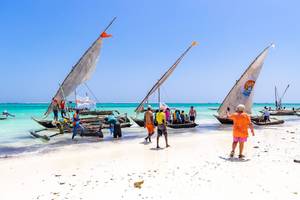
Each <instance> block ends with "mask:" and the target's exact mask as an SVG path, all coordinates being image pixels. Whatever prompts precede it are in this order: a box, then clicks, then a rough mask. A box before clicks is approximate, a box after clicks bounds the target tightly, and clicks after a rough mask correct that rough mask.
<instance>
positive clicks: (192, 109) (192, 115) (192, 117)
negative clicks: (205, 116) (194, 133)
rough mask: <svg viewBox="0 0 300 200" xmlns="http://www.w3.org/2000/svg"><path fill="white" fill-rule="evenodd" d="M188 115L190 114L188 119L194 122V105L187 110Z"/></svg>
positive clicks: (195, 114) (195, 113) (195, 115)
mask: <svg viewBox="0 0 300 200" xmlns="http://www.w3.org/2000/svg"><path fill="white" fill-rule="evenodd" d="M189 116H190V121H191V122H195V120H196V117H197V112H196V110H195V109H194V106H191V108H190V112H189Z"/></svg>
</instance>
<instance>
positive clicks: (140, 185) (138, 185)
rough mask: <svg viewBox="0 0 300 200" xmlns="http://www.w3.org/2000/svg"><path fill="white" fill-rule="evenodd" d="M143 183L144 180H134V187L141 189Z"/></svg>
mask: <svg viewBox="0 0 300 200" xmlns="http://www.w3.org/2000/svg"><path fill="white" fill-rule="evenodd" d="M143 184H144V180H142V181H137V182H134V187H135V188H139V189H141V188H142V185H143Z"/></svg>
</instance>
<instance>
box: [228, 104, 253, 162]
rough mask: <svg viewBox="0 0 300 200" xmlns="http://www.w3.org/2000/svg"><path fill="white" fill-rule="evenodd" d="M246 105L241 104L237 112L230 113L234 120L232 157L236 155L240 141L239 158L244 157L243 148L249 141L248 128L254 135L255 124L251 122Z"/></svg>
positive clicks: (229, 116)
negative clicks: (246, 111)
mask: <svg viewBox="0 0 300 200" xmlns="http://www.w3.org/2000/svg"><path fill="white" fill-rule="evenodd" d="M244 111H245V106H244V105H243V104H240V105H238V106H237V108H236V112H235V113H233V114H231V115H229V114H228V118H230V119H231V120H232V121H233V142H232V151H231V153H230V157H233V156H234V152H235V149H236V146H237V144H238V143H239V150H240V153H239V158H244V157H245V156H244V155H243V150H244V143H245V142H246V141H247V138H248V128H250V130H251V133H252V135H253V136H254V129H253V124H252V123H251V118H250V116H249V115H248V114H247V113H245V112H244Z"/></svg>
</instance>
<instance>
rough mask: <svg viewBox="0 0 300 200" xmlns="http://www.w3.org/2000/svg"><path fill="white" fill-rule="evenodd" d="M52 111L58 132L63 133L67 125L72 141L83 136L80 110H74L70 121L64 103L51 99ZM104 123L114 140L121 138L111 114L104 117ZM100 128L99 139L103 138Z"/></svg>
mask: <svg viewBox="0 0 300 200" xmlns="http://www.w3.org/2000/svg"><path fill="white" fill-rule="evenodd" d="M52 110H53V116H54V122H55V123H56V125H57V127H58V128H59V129H60V132H61V133H63V132H64V130H63V129H64V126H65V125H67V126H68V127H71V128H72V132H73V134H72V140H73V139H74V138H75V136H76V135H77V134H78V133H80V136H82V135H83V134H84V129H85V127H83V126H82V124H81V120H80V117H79V113H80V109H75V112H74V114H73V116H72V119H70V118H69V117H67V115H66V106H65V101H64V100H61V101H60V102H59V101H57V99H55V98H53V99H52ZM59 111H60V113H61V119H62V120H59V118H58V113H59ZM104 120H105V123H107V124H109V125H110V128H109V130H110V132H111V134H112V135H113V136H114V138H120V137H122V131H121V128H120V123H119V122H118V120H117V119H116V117H115V116H114V115H113V114H112V115H109V116H107V117H105V119H104ZM101 129H102V126H101V124H100V126H99V130H98V131H97V135H98V136H99V137H101V138H103V133H102V130H101Z"/></svg>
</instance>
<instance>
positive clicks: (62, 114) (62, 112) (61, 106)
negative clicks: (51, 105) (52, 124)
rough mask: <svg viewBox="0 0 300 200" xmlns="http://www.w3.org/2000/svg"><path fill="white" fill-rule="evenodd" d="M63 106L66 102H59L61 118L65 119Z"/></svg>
mask: <svg viewBox="0 0 300 200" xmlns="http://www.w3.org/2000/svg"><path fill="white" fill-rule="evenodd" d="M65 104H66V102H65V101H64V100H63V99H62V100H61V101H60V104H59V107H60V114H61V118H65V117H66V110H65Z"/></svg>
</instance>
